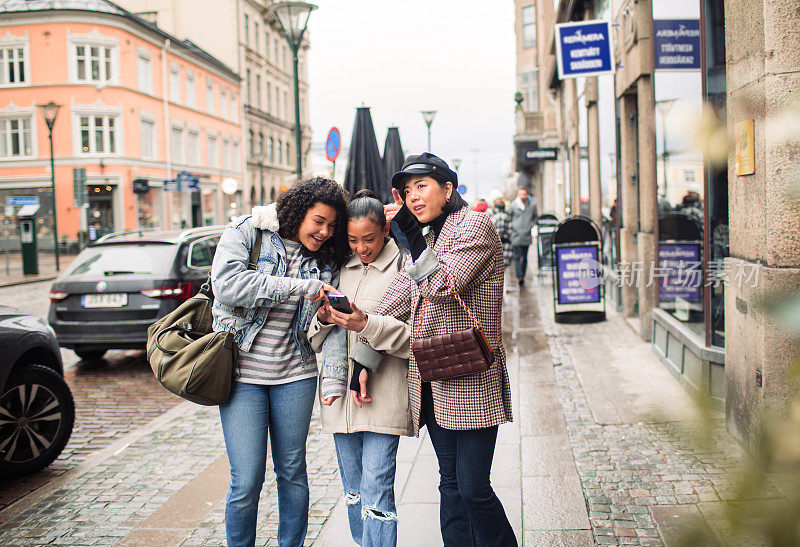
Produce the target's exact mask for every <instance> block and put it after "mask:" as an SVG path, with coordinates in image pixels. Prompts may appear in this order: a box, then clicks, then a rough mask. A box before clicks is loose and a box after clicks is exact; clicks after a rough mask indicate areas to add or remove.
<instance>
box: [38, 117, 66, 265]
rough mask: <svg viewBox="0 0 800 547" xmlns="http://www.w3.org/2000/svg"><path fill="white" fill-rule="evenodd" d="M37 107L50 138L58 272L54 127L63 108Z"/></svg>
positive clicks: (54, 231)
mask: <svg viewBox="0 0 800 547" xmlns="http://www.w3.org/2000/svg"><path fill="white" fill-rule="evenodd" d="M36 106H37V107H38V108H39V112H41V113H42V117H43V118H44V122H45V123H46V124H47V131H48V136H49V138H50V192H51V193H52V194H53V243H54V247H53V249H54V250H55V254H56V271H59V261H58V218H57V216H56V211H57V210H58V208H57V207H56V169H55V160H54V159H53V126H55V125H56V116H58V111H59V109H60V108H61V105H60V104H56V103H54V102H53V101H50V102H49V103H47V104H39V105H36Z"/></svg>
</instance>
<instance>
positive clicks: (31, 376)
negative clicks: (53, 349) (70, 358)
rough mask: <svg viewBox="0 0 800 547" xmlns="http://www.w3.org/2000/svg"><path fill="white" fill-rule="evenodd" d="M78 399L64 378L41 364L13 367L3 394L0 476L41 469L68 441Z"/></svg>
mask: <svg viewBox="0 0 800 547" xmlns="http://www.w3.org/2000/svg"><path fill="white" fill-rule="evenodd" d="M74 423H75V403H74V402H73V400H72V393H71V392H70V390H69V386H67V383H66V382H65V381H64V379H63V378H62V377H61V376H60V375H59V374H58V373H57V372H55V371H54V370H52V369H50V368H47V367H45V366H42V365H25V366H22V367H19V368H16V369H14V370H12V371H11V374H10V375H9V377H8V381H7V382H6V386H5V389H4V390H3V393H2V396H0V476H5V477H9V476H12V477H14V476H16V477H18V476H20V475H26V474H29V473H33V472H34V471H38V470H40V469H42V468H43V467H46V466H47V465H50V463H52V461H53V460H55V459H56V458H57V457H58V455H59V454H60V453H61V451H62V450H63V449H64V447H65V446H66V445H67V441H68V440H69V437H70V435H71V434H72V426H73V424H74Z"/></svg>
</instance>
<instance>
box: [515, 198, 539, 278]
mask: <svg viewBox="0 0 800 547" xmlns="http://www.w3.org/2000/svg"><path fill="white" fill-rule="evenodd" d="M508 214H509V216H510V217H511V245H512V250H513V253H514V273H515V274H516V275H517V281H518V282H519V284H520V285H524V284H525V274H526V273H527V271H528V247H530V245H531V243H532V242H533V237H532V236H531V230H532V229H533V226H534V224H536V218H537V217H538V216H539V215H538V212H537V210H536V204H535V203H533V199H532V198H531V197H530V196H529V195H528V189H527V188H525V187H523V186H521V187H520V188H519V189H518V190H517V198H516V199H515V200H514V201H512V202H511V203H510V204H509V206H508Z"/></svg>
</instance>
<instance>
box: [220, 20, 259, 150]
mask: <svg viewBox="0 0 800 547" xmlns="http://www.w3.org/2000/svg"><path fill="white" fill-rule="evenodd" d="M259 34H260V31H259V28H258V21H254V22H253V49H255V50H256V51H258V45H259V44H258V39H259ZM223 146H224V144H223Z"/></svg>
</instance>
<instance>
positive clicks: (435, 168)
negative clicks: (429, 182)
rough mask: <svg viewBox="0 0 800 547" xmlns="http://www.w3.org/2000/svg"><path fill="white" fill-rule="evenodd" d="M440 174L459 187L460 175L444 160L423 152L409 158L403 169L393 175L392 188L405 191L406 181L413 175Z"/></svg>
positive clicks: (454, 186)
mask: <svg viewBox="0 0 800 547" xmlns="http://www.w3.org/2000/svg"><path fill="white" fill-rule="evenodd" d="M433 173H438V174H439V175H442V176H443V177H444V178H446V179H447V180H449V181H450V182H452V183H453V188H456V187H458V175H457V174H456V172H455V171H453V170H452V169H450V166H448V165H447V162H445V161H444V160H443V159H442V158H440V157H439V156H435V155H433V154H431V153H430V152H423V153H422V154H420V155H419V156H408V157H407V158H406V161H405V162H403V167H402V168H401V169H400V170H399V171H398V172H397V173H395V174H394V175H392V187H393V188H396V189H397V190H398V191H399V192H402V191H403V186H404V185H405V183H406V179H407V178H408V177H410V176H413V175H431V174H433Z"/></svg>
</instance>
